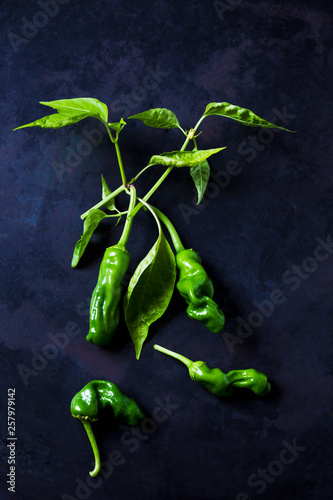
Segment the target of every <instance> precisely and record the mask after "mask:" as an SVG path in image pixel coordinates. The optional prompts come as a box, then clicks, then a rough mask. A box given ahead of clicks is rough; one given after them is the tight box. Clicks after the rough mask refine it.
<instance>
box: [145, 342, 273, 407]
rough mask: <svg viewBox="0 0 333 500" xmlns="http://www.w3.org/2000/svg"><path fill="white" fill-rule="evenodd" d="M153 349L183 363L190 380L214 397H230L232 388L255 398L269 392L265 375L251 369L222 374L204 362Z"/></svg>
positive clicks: (166, 350) (268, 384) (155, 347)
mask: <svg viewBox="0 0 333 500" xmlns="http://www.w3.org/2000/svg"><path fill="white" fill-rule="evenodd" d="M154 349H156V350H157V351H160V352H163V353H164V354H168V355H169V356H172V357H173V358H176V359H178V360H179V361H181V362H182V363H184V364H185V365H186V366H187V368H188V371H189V374H190V377H191V379H192V380H195V381H196V382H199V384H201V385H203V386H204V387H205V388H206V389H207V390H208V391H210V392H211V393H212V394H215V396H219V397H224V396H230V395H231V394H232V392H233V388H234V387H239V388H246V389H250V390H251V391H252V392H254V394H256V395H257V396H264V395H265V394H268V393H269V392H270V390H271V386H270V383H269V382H267V377H266V375H265V374H264V373H261V372H258V371H257V370H254V369H253V368H249V369H247V370H231V371H229V372H228V373H223V372H222V371H221V370H219V369H218V368H209V366H207V364H206V363H205V362H204V361H191V360H190V359H188V358H185V356H182V355H181V354H177V353H176V352H173V351H170V350H169V349H165V348H164V347H161V346H159V345H154Z"/></svg>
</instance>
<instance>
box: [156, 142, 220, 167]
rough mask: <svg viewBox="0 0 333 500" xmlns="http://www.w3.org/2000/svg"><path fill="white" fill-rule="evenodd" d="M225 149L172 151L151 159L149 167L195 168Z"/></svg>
mask: <svg viewBox="0 0 333 500" xmlns="http://www.w3.org/2000/svg"><path fill="white" fill-rule="evenodd" d="M222 149H225V147H223V148H216V149H203V150H199V151H171V152H170V153H162V154H160V155H154V156H152V157H151V158H150V161H149V164H148V165H147V166H148V167H151V166H152V165H164V166H166V167H195V166H196V165H199V163H202V162H203V161H204V160H206V159H207V158H209V157H210V156H212V155H214V154H216V153H218V152H219V151H222Z"/></svg>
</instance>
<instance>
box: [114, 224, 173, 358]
mask: <svg viewBox="0 0 333 500" xmlns="http://www.w3.org/2000/svg"><path fill="white" fill-rule="evenodd" d="M175 280H176V265H175V258H174V255H173V252H172V250H171V248H170V245H169V243H168V242H167V240H166V239H165V237H164V235H163V233H162V231H161V230H160V234H159V237H158V239H157V241H156V243H155V245H154V246H153V247H152V248H151V250H150V251H149V252H148V254H147V255H146V257H145V258H144V259H143V260H142V261H141V262H140V264H139V265H138V267H137V268H136V270H135V272H134V275H133V277H132V279H131V281H130V283H129V285H128V290H127V294H126V296H125V299H124V312H125V320H126V324H127V328H128V330H129V332H130V335H131V338H132V341H133V343H134V347H135V352H136V358H137V359H139V358H140V354H141V350H142V346H143V343H144V341H145V340H146V338H147V335H148V330H149V327H150V325H151V324H152V323H154V322H155V321H156V320H157V319H158V318H160V317H161V316H162V314H163V313H164V312H165V310H166V308H167V307H168V305H169V302H170V300H171V297H172V293H173V289H174V286H175Z"/></svg>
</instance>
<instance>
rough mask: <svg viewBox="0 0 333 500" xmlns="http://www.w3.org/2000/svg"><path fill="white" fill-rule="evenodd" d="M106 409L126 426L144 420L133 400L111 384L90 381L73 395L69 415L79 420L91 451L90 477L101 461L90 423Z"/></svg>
mask: <svg viewBox="0 0 333 500" xmlns="http://www.w3.org/2000/svg"><path fill="white" fill-rule="evenodd" d="M107 407H111V408H112V410H113V413H114V415H115V417H116V418H119V419H120V420H122V421H123V422H125V423H126V424H128V425H137V424H138V423H139V422H140V421H141V420H143V419H144V418H145V415H144V413H143V411H142V409H141V408H140V406H139V405H138V404H137V403H136V402H135V401H134V399H132V398H130V397H128V396H125V395H124V394H123V393H122V392H121V391H120V390H119V389H118V387H117V386H116V385H115V384H113V383H112V382H107V381H106V380H92V381H91V382H89V383H88V384H87V385H85V386H84V387H83V389H81V390H80V391H79V392H78V393H77V394H75V396H74V397H73V399H72V401H71V414H72V416H73V417H75V418H78V419H80V420H81V422H82V424H83V425H84V428H85V430H86V432H87V435H88V438H89V441H90V444H91V447H92V449H93V452H94V457H95V467H94V470H93V471H91V472H89V474H90V475H91V476H92V477H94V476H97V474H98V473H99V470H100V467H101V460H100V454H99V450H98V447H97V443H96V440H95V436H94V433H93V431H92V428H91V423H90V422H94V421H96V420H98V417H99V413H100V411H101V410H104V409H105V408H107Z"/></svg>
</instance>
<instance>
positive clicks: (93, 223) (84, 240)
mask: <svg viewBox="0 0 333 500" xmlns="http://www.w3.org/2000/svg"><path fill="white" fill-rule="evenodd" d="M105 217H108V215H107V214H106V213H104V212H103V211H102V210H98V209H97V208H93V209H92V210H90V212H89V214H88V215H87V217H86V218H85V219H84V223H83V234H82V236H81V238H80V239H79V241H78V242H77V243H76V245H75V248H74V253H73V258H72V267H76V266H77V265H78V263H79V261H80V259H81V257H82V255H83V253H84V251H85V249H86V246H87V245H88V243H89V240H90V238H91V236H92V234H93V232H94V231H95V229H96V227H97V226H98V224H99V223H100V221H101V220H102V219H104V218H105Z"/></svg>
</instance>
